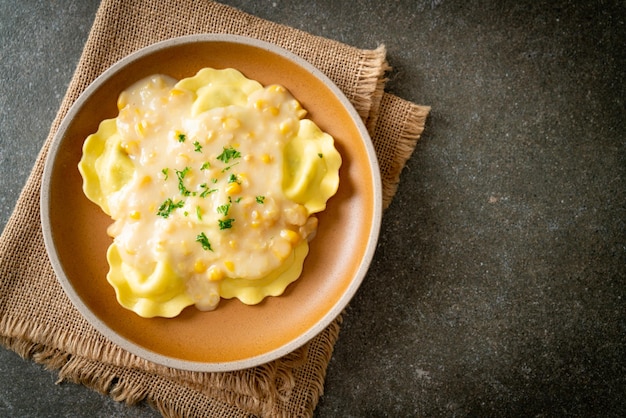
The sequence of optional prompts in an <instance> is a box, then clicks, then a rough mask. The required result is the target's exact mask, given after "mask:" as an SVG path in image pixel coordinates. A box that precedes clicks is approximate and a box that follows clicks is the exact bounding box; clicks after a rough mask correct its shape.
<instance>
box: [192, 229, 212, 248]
mask: <svg viewBox="0 0 626 418" xmlns="http://www.w3.org/2000/svg"><path fill="white" fill-rule="evenodd" d="M196 242H199V243H200V244H201V245H202V249H203V250H205V251H213V248H211V243H210V242H209V238H208V237H207V236H206V234H205V233H204V232H201V233H200V234H198V236H197V237H196Z"/></svg>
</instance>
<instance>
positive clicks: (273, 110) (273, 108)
mask: <svg viewBox="0 0 626 418" xmlns="http://www.w3.org/2000/svg"><path fill="white" fill-rule="evenodd" d="M265 110H266V111H268V112H270V113H271V114H272V115H273V116H278V114H279V113H280V109H279V108H277V107H276V106H270V107H268V108H267V109H265Z"/></svg>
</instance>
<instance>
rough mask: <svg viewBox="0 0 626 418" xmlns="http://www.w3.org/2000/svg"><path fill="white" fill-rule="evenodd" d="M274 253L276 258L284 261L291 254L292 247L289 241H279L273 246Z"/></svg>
mask: <svg viewBox="0 0 626 418" xmlns="http://www.w3.org/2000/svg"><path fill="white" fill-rule="evenodd" d="M272 253H273V254H274V256H275V257H276V258H278V259H279V260H281V261H283V260H285V259H286V258H287V256H288V255H289V253H291V245H290V243H289V241H287V240H285V239H277V240H275V241H274V244H273V245H272Z"/></svg>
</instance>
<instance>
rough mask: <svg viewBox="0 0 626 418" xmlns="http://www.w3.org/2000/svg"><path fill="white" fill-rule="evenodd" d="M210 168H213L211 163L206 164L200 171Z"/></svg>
mask: <svg viewBox="0 0 626 418" xmlns="http://www.w3.org/2000/svg"><path fill="white" fill-rule="evenodd" d="M209 168H211V163H210V162H208V161H207V162H206V163H204V164H202V167H200V170H208V169H209Z"/></svg>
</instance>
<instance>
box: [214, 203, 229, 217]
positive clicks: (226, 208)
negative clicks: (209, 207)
mask: <svg viewBox="0 0 626 418" xmlns="http://www.w3.org/2000/svg"><path fill="white" fill-rule="evenodd" d="M229 210H230V203H227V204H225V205H220V206H218V207H217V213H220V214H222V215H224V216H227V215H228V211H229Z"/></svg>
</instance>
